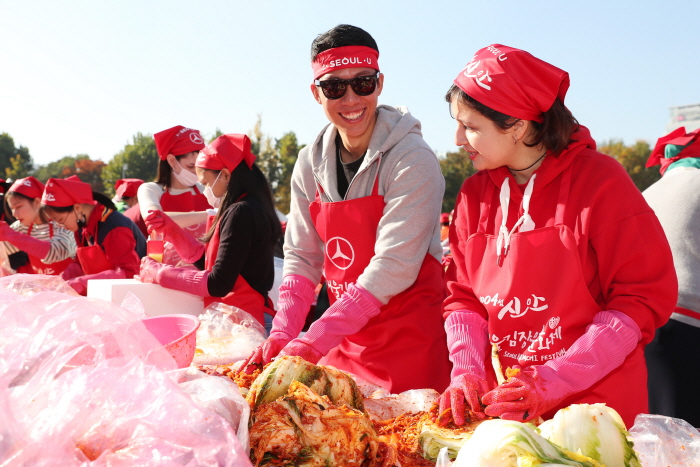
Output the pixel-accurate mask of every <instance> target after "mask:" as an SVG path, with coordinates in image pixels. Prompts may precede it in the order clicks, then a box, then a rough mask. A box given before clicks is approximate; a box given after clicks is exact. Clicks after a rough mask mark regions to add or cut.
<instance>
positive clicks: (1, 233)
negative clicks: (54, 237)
mask: <svg viewBox="0 0 700 467" xmlns="http://www.w3.org/2000/svg"><path fill="white" fill-rule="evenodd" d="M0 240H2V241H5V242H10V243H12V244H13V245H14V246H16V247H17V248H19V249H20V250H22V251H24V252H25V253H27V254H30V255H32V256H35V257H37V258H39V259H44V258H46V255H48V254H49V249H51V242H49V241H48V240H39V239H38V238H34V237H32V236H31V235H27V234H23V233H20V232H17V231H15V230H13V229H12V227H10V226H9V225H7V223H6V222H0Z"/></svg>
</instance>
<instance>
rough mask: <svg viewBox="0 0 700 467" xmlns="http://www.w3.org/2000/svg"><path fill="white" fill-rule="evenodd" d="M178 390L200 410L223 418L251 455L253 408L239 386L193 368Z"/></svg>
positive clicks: (180, 383) (181, 380)
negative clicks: (188, 397) (249, 439)
mask: <svg viewBox="0 0 700 467" xmlns="http://www.w3.org/2000/svg"><path fill="white" fill-rule="evenodd" d="M179 386H180V389H182V390H183V391H184V392H185V393H186V394H189V395H190V397H191V398H192V400H193V401H194V402H195V403H196V404H197V405H198V406H199V407H202V408H205V409H208V410H211V411H213V412H215V413H217V414H219V415H221V416H222V417H223V418H224V419H225V420H226V421H227V422H228V423H229V424H230V425H231V427H233V429H234V431H235V432H236V435H237V436H238V441H240V443H241V445H242V446H243V449H244V451H245V452H248V449H249V442H248V419H249V418H250V405H249V404H248V402H247V401H246V400H245V398H244V397H243V396H242V395H241V392H240V390H239V389H238V386H236V383H234V382H233V381H231V380H230V379H228V378H221V377H219V376H210V375H207V374H205V373H202V372H201V371H196V370H193V369H191V368H190V369H188V370H187V372H186V373H185V374H184V375H183V376H182V377H181V378H180V379H179Z"/></svg>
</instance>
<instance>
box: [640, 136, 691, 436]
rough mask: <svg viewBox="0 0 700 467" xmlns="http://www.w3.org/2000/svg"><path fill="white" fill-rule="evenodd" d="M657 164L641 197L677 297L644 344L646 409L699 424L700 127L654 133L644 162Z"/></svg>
mask: <svg viewBox="0 0 700 467" xmlns="http://www.w3.org/2000/svg"><path fill="white" fill-rule="evenodd" d="M657 164H660V165H661V168H660V170H661V175H662V178H661V179H660V180H659V181H657V182H656V183H654V184H653V185H652V186H650V187H649V188H647V189H646V190H645V191H644V193H642V194H643V195H644V198H645V199H646V200H647V202H648V203H649V206H651V208H652V209H653V210H654V212H655V213H656V215H657V216H658V217H659V222H661V226H662V227H663V228H664V232H665V233H666V237H667V238H668V241H669V243H670V244H671V252H672V253H673V264H674V266H675V268H676V273H677V274H678V302H677V303H676V308H675V310H674V312H673V314H672V315H671V319H670V320H668V323H666V324H665V325H664V326H662V327H661V328H659V329H657V330H656V335H655V336H654V340H653V341H652V342H651V343H650V344H649V345H648V346H647V347H646V349H645V355H646V359H647V365H648V366H649V413H653V414H661V415H666V416H669V417H676V418H681V419H683V420H685V421H687V422H688V423H690V424H691V425H693V426H694V427H698V426H700V405H699V404H698V403H697V393H696V392H695V388H697V387H698V385H700V374H699V373H698V372H697V371H695V370H696V369H698V368H700V129H699V130H695V131H692V132H690V133H686V131H685V128H683V127H681V128H678V129H676V130H674V131H673V132H671V133H670V134H668V135H666V136H664V137H662V138H659V140H658V141H657V143H656V146H655V147H654V150H653V151H652V153H651V155H650V156H649V160H648V162H647V167H653V166H654V165H657Z"/></svg>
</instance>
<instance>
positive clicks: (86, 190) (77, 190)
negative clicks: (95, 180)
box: [41, 175, 92, 208]
mask: <svg viewBox="0 0 700 467" xmlns="http://www.w3.org/2000/svg"><path fill="white" fill-rule="evenodd" d="M90 203H92V187H90V185H88V184H87V183H85V182H81V181H80V179H79V178H78V177H76V176H75V175H72V176H70V177H68V178H66V179H63V180H61V179H59V178H49V179H48V181H47V182H46V186H45V187H44V194H43V196H42V197H41V204H44V205H46V206H54V207H57V208H62V207H66V206H73V205H74V204H90Z"/></svg>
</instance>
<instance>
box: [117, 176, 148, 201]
mask: <svg viewBox="0 0 700 467" xmlns="http://www.w3.org/2000/svg"><path fill="white" fill-rule="evenodd" d="M141 184H143V180H140V179H138V178H122V179H120V180H117V182H116V183H115V184H114V192H115V194H116V195H117V196H119V197H120V198H124V197H127V198H133V197H134V196H136V192H137V191H138V189H139V187H140V186H141Z"/></svg>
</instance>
